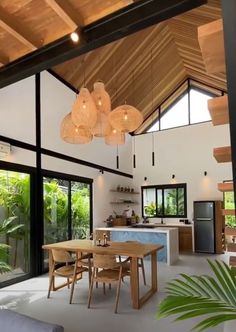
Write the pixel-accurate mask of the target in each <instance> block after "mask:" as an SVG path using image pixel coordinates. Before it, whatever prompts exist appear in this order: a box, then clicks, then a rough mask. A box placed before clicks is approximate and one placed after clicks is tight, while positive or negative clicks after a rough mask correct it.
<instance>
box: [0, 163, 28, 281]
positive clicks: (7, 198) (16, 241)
mask: <svg viewBox="0 0 236 332" xmlns="http://www.w3.org/2000/svg"><path fill="white" fill-rule="evenodd" d="M29 272H30V175H29V174H26V173H20V172H13V171H6V170H0V284H1V282H4V281H7V280H12V279H14V278H18V277H22V276H24V275H25V274H27V273H29Z"/></svg>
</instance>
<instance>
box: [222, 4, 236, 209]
mask: <svg viewBox="0 0 236 332" xmlns="http://www.w3.org/2000/svg"><path fill="white" fill-rule="evenodd" d="M221 4H222V14H223V26H224V44H225V61H226V74H227V86H228V103H229V124H230V140H231V147H232V166H233V167H232V168H233V181H234V201H235V206H236V113H235V109H236V94H235V86H236V39H235V38H234V37H235V35H236V2H235V0H227V1H226V0H221Z"/></svg>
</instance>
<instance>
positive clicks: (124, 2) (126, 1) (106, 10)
mask: <svg viewBox="0 0 236 332" xmlns="http://www.w3.org/2000/svg"><path fill="white" fill-rule="evenodd" d="M103 2H104V1H103ZM113 2H114V3H113V4H112V5H111V2H110V5H109V6H106V7H103V8H101V9H100V10H99V9H97V11H96V13H95V11H93V14H90V15H89V16H88V17H87V18H86V19H85V22H84V23H85V25H87V24H90V23H92V22H95V21H97V20H99V19H100V18H102V17H104V16H107V15H109V14H111V13H114V12H115V11H117V10H119V9H121V8H124V7H126V6H128V5H130V4H131V3H133V2H134V1H132V0H120V1H113ZM91 12H92V11H91Z"/></svg>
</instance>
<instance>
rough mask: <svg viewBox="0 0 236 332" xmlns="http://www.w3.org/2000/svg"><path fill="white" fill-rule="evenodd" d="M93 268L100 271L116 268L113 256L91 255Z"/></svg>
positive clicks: (116, 264)
mask: <svg viewBox="0 0 236 332" xmlns="http://www.w3.org/2000/svg"><path fill="white" fill-rule="evenodd" d="M93 266H94V267H96V268H100V269H113V268H115V267H117V266H118V263H117V261H116V256H115V255H102V254H94V255H93Z"/></svg>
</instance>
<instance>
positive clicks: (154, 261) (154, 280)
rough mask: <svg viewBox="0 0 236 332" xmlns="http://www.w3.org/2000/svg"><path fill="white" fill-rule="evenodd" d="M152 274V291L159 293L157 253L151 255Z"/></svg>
mask: <svg viewBox="0 0 236 332" xmlns="http://www.w3.org/2000/svg"><path fill="white" fill-rule="evenodd" d="M151 273H152V290H153V292H156V291H157V253H156V251H155V252H153V253H152V255H151Z"/></svg>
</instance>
